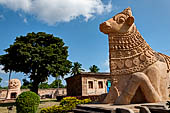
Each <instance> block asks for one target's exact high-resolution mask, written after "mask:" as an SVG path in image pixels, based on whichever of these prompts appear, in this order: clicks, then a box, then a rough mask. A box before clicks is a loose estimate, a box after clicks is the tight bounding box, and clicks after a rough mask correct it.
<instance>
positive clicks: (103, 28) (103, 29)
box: [100, 21, 111, 32]
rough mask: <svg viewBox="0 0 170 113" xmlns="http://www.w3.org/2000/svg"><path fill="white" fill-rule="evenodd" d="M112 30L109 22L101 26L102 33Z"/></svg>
mask: <svg viewBox="0 0 170 113" xmlns="http://www.w3.org/2000/svg"><path fill="white" fill-rule="evenodd" d="M110 28H111V26H110V23H109V22H107V21H106V22H103V23H102V24H100V31H101V32H104V31H105V30H108V29H110Z"/></svg>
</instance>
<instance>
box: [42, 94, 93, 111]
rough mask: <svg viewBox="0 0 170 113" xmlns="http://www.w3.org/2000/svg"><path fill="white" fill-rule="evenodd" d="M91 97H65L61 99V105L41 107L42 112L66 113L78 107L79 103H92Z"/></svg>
mask: <svg viewBox="0 0 170 113" xmlns="http://www.w3.org/2000/svg"><path fill="white" fill-rule="evenodd" d="M90 102H91V100H90V99H84V100H79V99H77V98H76V97H65V98H63V99H62V100H61V101H60V105H59V106H56V105H55V106H50V107H47V108H43V109H41V112H40V113H66V112H67V111H70V110H72V109H74V108H75V107H76V105H78V104H86V103H90Z"/></svg>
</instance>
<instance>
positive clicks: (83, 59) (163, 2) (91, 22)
mask: <svg viewBox="0 0 170 113" xmlns="http://www.w3.org/2000/svg"><path fill="white" fill-rule="evenodd" d="M169 5H170V1H169V0H140V1H139V0H0V36H1V37H0V42H1V44H0V55H2V54H5V52H4V51H3V50H4V49H6V48H8V47H9V45H10V44H13V42H14V40H15V38H16V37H17V36H20V35H26V34H27V33H29V32H46V33H50V34H53V35H54V36H57V37H60V38H62V39H63V40H64V42H65V44H66V45H67V46H69V60H71V61H72V62H76V61H78V62H80V63H81V64H82V67H83V68H84V69H85V70H86V71H88V68H89V67H90V66H91V65H93V64H94V65H97V66H98V67H99V68H100V71H101V72H108V71H109V65H108V55H109V53H108V51H109V50H108V39H107V36H106V35H104V34H102V33H101V32H100V31H99V24H100V23H102V22H103V21H105V20H107V19H109V18H111V17H112V16H114V15H115V14H116V13H118V12H121V11H122V10H123V9H125V8H127V7H128V6H130V7H131V8H132V11H133V16H134V17H135V24H136V26H137V28H138V30H139V31H140V33H141V34H142V35H143V37H144V39H145V40H146V41H147V42H148V43H149V45H150V46H151V47H152V48H153V49H154V50H155V51H159V52H162V53H165V54H167V55H170V44H169V42H170V33H169V32H170V21H169V20H170V7H169ZM0 68H2V66H0ZM0 77H1V78H3V81H2V83H1V85H2V86H5V85H7V80H8V74H6V73H4V72H3V71H2V70H0ZM12 78H19V79H20V80H22V79H23V78H26V76H23V74H22V73H19V74H16V73H13V74H12ZM53 80H54V79H53V78H49V82H51V81H53ZM63 82H64V81H63Z"/></svg>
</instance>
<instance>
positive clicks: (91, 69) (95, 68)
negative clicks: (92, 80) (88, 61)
mask: <svg viewBox="0 0 170 113" xmlns="http://www.w3.org/2000/svg"><path fill="white" fill-rule="evenodd" d="M89 69H90V72H93V73H97V72H99V70H100V69H99V68H98V67H97V66H96V65H92V66H90V68H89Z"/></svg>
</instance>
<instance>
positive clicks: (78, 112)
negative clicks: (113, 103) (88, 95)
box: [73, 108, 105, 113]
mask: <svg viewBox="0 0 170 113" xmlns="http://www.w3.org/2000/svg"><path fill="white" fill-rule="evenodd" d="M73 112H74V113H105V112H96V111H91V110H83V109H77V108H76V109H73Z"/></svg>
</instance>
